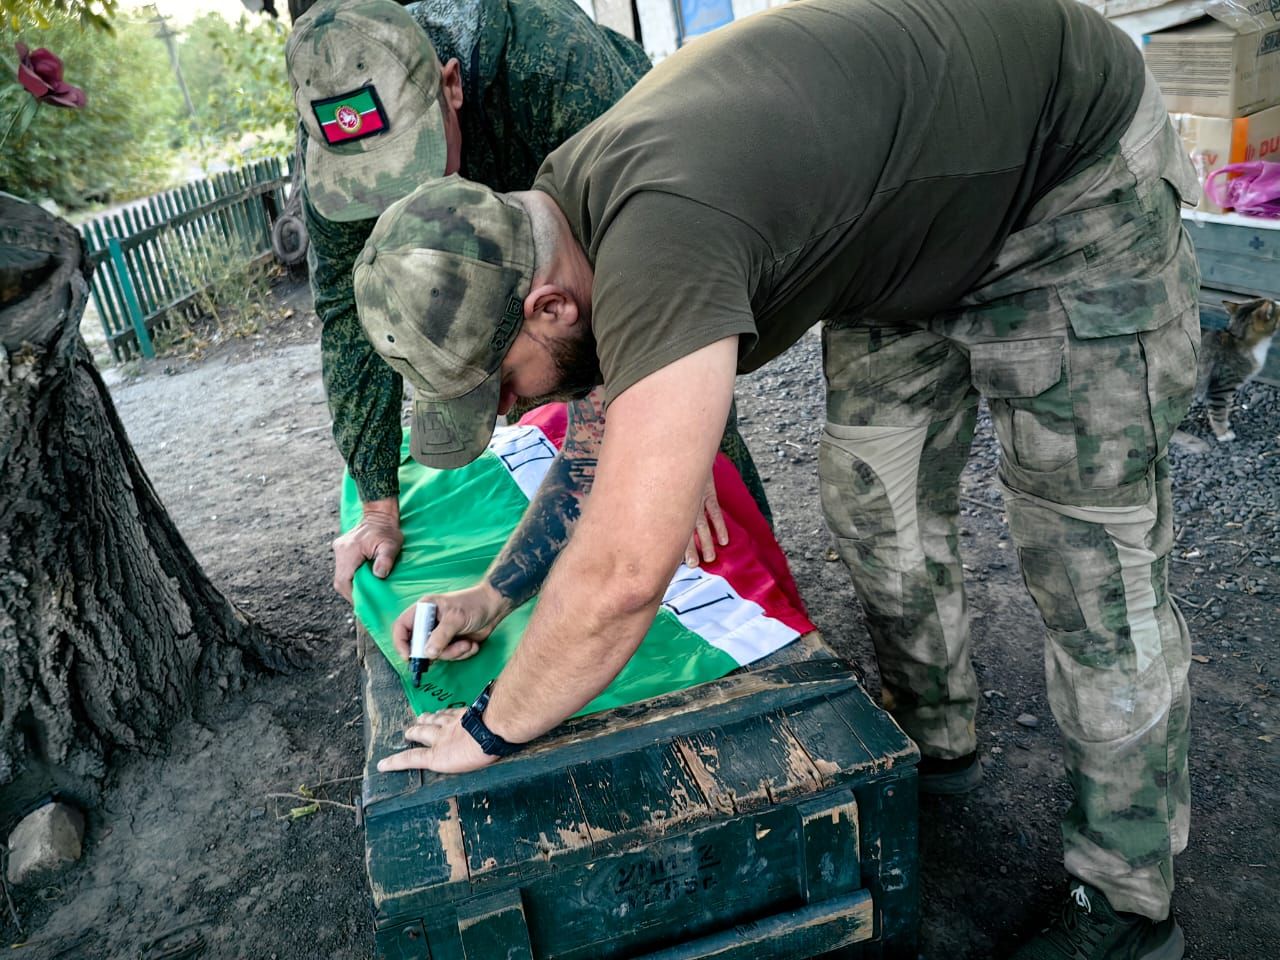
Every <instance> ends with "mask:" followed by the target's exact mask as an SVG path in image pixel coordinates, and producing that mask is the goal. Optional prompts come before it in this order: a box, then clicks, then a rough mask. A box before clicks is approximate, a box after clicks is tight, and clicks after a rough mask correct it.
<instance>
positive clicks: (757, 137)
mask: <svg viewBox="0 0 1280 960" xmlns="http://www.w3.org/2000/svg"><path fill="white" fill-rule="evenodd" d="M1196 194H1197V185H1196V182H1195V176H1194V172H1193V171H1192V169H1191V166H1190V163H1189V161H1188V158H1187V156H1186V154H1185V152H1184V151H1183V149H1182V146H1181V143H1180V141H1179V138H1178V136H1177V134H1176V133H1175V132H1174V131H1173V128H1172V126H1171V125H1170V123H1169V120H1168V116H1167V114H1166V112H1165V110H1164V107H1163V102H1162V98H1161V96H1160V92H1159V90H1158V88H1157V87H1156V86H1155V83H1154V81H1152V80H1151V79H1150V77H1149V75H1146V74H1145V72H1144V68H1143V62H1142V58H1141V55H1140V53H1139V52H1138V50H1137V49H1136V48H1135V47H1134V45H1133V43H1132V42H1131V41H1130V40H1129V39H1128V37H1126V36H1125V35H1124V34H1122V33H1121V32H1120V31H1119V30H1117V29H1116V28H1114V27H1113V26H1112V25H1110V24H1108V23H1107V22H1106V21H1105V20H1104V19H1103V18H1102V17H1100V16H1099V15H1098V14H1097V13H1095V12H1094V11H1092V10H1090V9H1088V8H1087V7H1086V6H1085V5H1084V4H1081V3H1078V2H1076V0H802V2H799V3H793V4H787V5H784V6H781V7H777V8H774V9H771V10H769V11H767V12H764V13H761V14H758V15H756V16H753V17H750V18H748V19H746V20H743V21H741V22H739V23H736V24H734V25H732V26H729V27H726V28H725V29H724V30H721V31H718V32H717V33H715V34H712V35H710V36H707V37H703V38H700V39H699V40H698V42H697V43H695V44H692V45H690V46H689V47H688V48H686V49H684V50H682V51H680V52H679V53H677V54H676V55H674V56H672V57H671V58H670V59H668V60H666V61H665V62H663V63H662V64H661V65H659V66H658V67H656V68H655V69H654V70H653V71H652V72H651V73H649V74H648V75H647V76H646V77H645V78H644V79H642V80H641V81H640V82H639V83H638V84H637V85H636V87H635V88H634V89H633V90H632V91H631V92H630V93H628V94H627V96H626V97H624V98H623V99H622V100H621V101H620V102H619V103H618V105H617V106H616V107H614V108H613V109H611V110H610V111H609V112H608V113H606V114H605V115H604V116H603V117H601V118H599V120H597V121H596V122H595V123H593V124H592V125H591V126H589V127H587V128H586V129H584V130H583V131H582V132H580V133H579V134H577V135H576V136H574V137H572V138H571V139H570V140H568V141H567V142H566V143H565V144H564V145H563V146H561V147H560V148H558V149H557V150H555V151H554V152H553V153H552V154H551V155H550V156H549V157H548V158H547V160H546V162H545V163H544V164H543V166H542V169H541V170H540V172H539V174H538V178H537V180H536V181H535V183H534V189H533V190H531V191H528V192H522V193H514V194H494V193H493V192H491V191H489V190H486V189H484V188H482V187H479V186H477V185H474V184H470V183H467V182H466V181H463V180H460V179H458V178H449V179H446V180H443V181H438V182H436V183H434V184H432V185H430V186H429V187H425V188H422V189H420V190H418V191H416V192H415V193H413V194H412V195H410V196H409V197H407V198H405V199H404V200H403V201H401V202H400V203H398V204H397V205H395V206H394V207H392V208H390V209H389V210H388V211H387V212H386V214H385V215H384V216H383V217H382V218H381V219H380V220H379V222H378V225H377V227H376V228H375V229H374V231H373V234H372V235H371V236H370V238H369V242H368V244H367V245H366V246H365V248H364V250H363V252H362V253H361V254H360V258H359V261H358V263H357V265H356V268H355V271H354V281H353V282H354V288H355V294H356V299H357V302H358V303H359V305H360V314H361V321H362V323H363V325H364V327H365V332H366V334H367V335H368V336H369V338H370V341H371V342H372V343H373V344H374V345H375V346H376V347H377V349H378V351H379V352H380V353H381V354H382V355H383V356H384V357H386V358H387V359H388V361H389V362H391V363H393V364H395V365H396V366H397V368H398V369H400V370H401V371H403V372H404V373H405V375H406V376H408V377H410V378H411V379H412V380H413V381H414V382H415V384H417V385H418V386H419V388H420V389H419V392H418V394H417V396H416V399H415V403H416V404H417V405H418V407H419V409H420V410H421V412H422V414H423V416H422V418H421V419H420V420H417V421H415V429H416V428H417V425H418V424H419V423H421V424H423V425H425V426H428V427H429V428H430V429H428V430H425V431H424V432H423V436H422V438H421V442H419V443H415V455H416V456H418V457H419V459H421V460H422V461H423V462H425V463H428V464H431V463H440V464H444V465H456V464H457V463H459V462H462V461H464V460H466V459H469V458H470V457H474V456H476V455H478V453H479V452H480V451H482V450H483V449H484V445H485V442H486V440H487V438H488V436H489V434H490V432H491V430H492V423H493V419H494V416H493V415H494V412H495V411H496V410H504V409H507V408H509V407H510V405H511V404H512V403H513V402H514V401H515V399H516V398H518V397H522V396H528V395H530V394H534V393H537V392H541V391H545V390H548V389H551V388H553V387H559V388H564V389H574V390H580V389H585V388H589V387H591V386H592V385H593V384H597V383H601V384H603V386H604V392H605V400H606V402H607V403H608V404H609V407H608V425H607V428H606V429H605V433H604V441H603V447H602V453H601V456H600V459H599V467H598V470H597V473H596V477H595V485H594V487H593V490H592V495H591V499H590V501H589V502H588V503H587V504H586V506H585V508H584V510H583V512H582V516H581V518H580V519H579V520H578V521H577V523H576V526H575V527H574V528H573V531H572V537H571V538H569V539H568V542H567V545H565V546H564V549H563V551H562V552H561V554H560V556H559V558H558V560H557V561H556V564H555V566H554V567H551V568H549V569H548V567H547V566H545V565H544V566H542V567H537V566H536V565H534V564H532V563H526V564H525V566H524V567H523V568H522V569H521V570H519V571H515V572H513V575H512V578H511V584H512V586H511V587H510V589H509V590H508V593H507V594H506V595H504V596H499V595H497V594H496V593H494V592H493V591H492V589H491V588H490V587H489V586H488V585H487V584H481V585H479V586H477V587H475V588H472V589H470V590H467V591H460V592H458V593H452V594H446V595H443V596H437V597H434V598H433V599H434V600H435V601H436V602H437V604H438V606H439V611H440V621H441V626H440V627H439V628H438V629H437V631H436V632H435V633H433V635H432V639H431V644H430V649H429V651H428V652H429V654H431V653H434V654H438V655H440V656H444V657H454V656H462V655H469V654H470V653H471V652H472V651H474V650H475V649H476V646H477V644H479V643H482V642H483V640H484V638H485V637H486V636H487V635H488V633H489V631H490V630H491V629H492V626H493V625H494V624H495V623H496V622H497V621H498V620H500V619H501V618H502V617H503V616H504V615H505V613H506V611H507V602H506V600H505V596H510V595H519V593H520V589H519V588H518V587H517V586H514V584H515V583H516V581H518V576H517V574H522V575H523V576H524V577H525V581H526V582H525V584H524V587H523V589H524V591H525V592H528V591H531V590H533V589H535V588H536V586H537V585H536V584H535V580H537V578H540V577H545V578H546V582H545V584H541V581H540V580H537V583H538V584H541V600H540V603H539V606H538V608H537V611H536V612H535V614H534V616H533V618H532V619H531V620H530V622H529V625H528V627H527V629H526V630H525V633H524V636H523V638H522V640H521V643H520V646H519V647H518V648H517V650H516V652H515V654H514V656H513V657H512V658H511V660H510V661H509V662H508V664H507V665H506V667H505V668H504V669H503V671H502V673H501V675H500V676H499V677H498V678H497V680H496V682H495V683H494V684H493V685H492V686H491V690H490V698H489V699H487V700H486V701H484V702H483V703H481V704H478V705H477V706H475V707H473V709H472V710H470V711H469V712H467V713H466V714H465V723H464V722H462V721H463V715H462V714H461V713H460V712H457V711H455V712H441V713H437V714H434V715H432V716H431V717H430V718H423V719H420V720H419V721H418V722H417V723H415V724H414V725H413V726H412V727H410V728H409V730H408V731H406V736H407V737H408V738H409V739H410V740H412V741H415V742H417V743H419V744H422V747H420V748H418V749H411V750H407V751H405V752H403V753H402V754H399V755H396V756H394V757H390V758H388V759H387V760H384V761H383V762H382V764H380V768H382V769H403V768H407V767H418V766H425V767H429V768H431V769H434V770H439V771H464V770H470V769H475V768H477V767H480V766H483V765H485V764H487V763H489V762H492V759H493V755H494V753H495V752H496V753H503V752H507V751H509V750H510V749H512V746H513V745H517V744H522V743H525V742H527V741H529V740H531V739H533V738H535V737H538V736H540V735H541V734H543V733H545V732H546V731H547V730H549V729H550V728H551V727H553V726H554V725H556V724H557V723H559V722H560V721H562V720H563V719H565V718H566V717H568V716H570V715H572V714H573V713H574V712H575V711H576V710H578V709H580V708H581V707H582V706H583V705H584V704H585V703H587V702H588V701H589V700H590V699H591V698H592V697H593V696H595V695H596V694H597V693H599V691H600V690H602V689H604V687H605V686H606V685H607V684H608V683H609V682H610V681H611V680H612V679H613V677H614V676H615V675H616V674H617V673H618V672H619V671H620V670H621V669H622V667H623V666H624V665H625V664H626V662H627V660H628V659H629V657H630V655H631V654H632V652H633V651H634V650H635V649H636V647H637V646H638V644H639V642H640V640H641V638H642V637H643V635H644V631H645V629H646V628H647V627H648V625H649V624H650V623H651V622H652V618H653V615H654V611H655V609H656V608H657V606H658V604H659V603H660V602H661V600H662V596H663V591H664V589H665V586H666V584H667V580H668V578H669V577H670V575H671V571H672V570H673V569H674V567H675V566H676V563H677V560H678V558H679V555H680V550H681V547H682V544H683V539H684V536H683V533H684V531H685V530H687V527H688V524H689V522H690V518H691V517H693V516H694V515H695V512H696V510H697V506H698V502H699V491H700V489H701V485H702V483H703V482H704V479H705V476H706V473H707V471H708V469H709V467H710V464H711V460H712V457H713V455H714V453H715V449H716V440H717V437H718V433H719V431H718V429H717V428H718V424H719V422H720V420H721V418H722V417H723V416H724V414H725V412H726V411H727V410H728V408H729V402H730V398H731V397H732V391H733V381H734V376H735V373H737V372H747V371H751V370H754V369H755V368H757V367H758V366H760V365H761V364H763V363H766V362H767V361H768V360H770V359H771V358H773V357H775V356H777V355H778V354H779V353H781V352H782V351H783V350H785V349H786V348H787V347H788V346H789V345H790V344H792V343H794V342H795V340H796V339H797V338H798V337H800V336H801V335H802V333H803V332H804V331H805V330H806V329H808V328H809V327H810V326H811V325H812V324H814V323H816V322H821V324H822V326H823V348H824V350H823V353H824V357H823V361H824V373H825V375H826V381H827V423H826V428H825V430H824V432H823V437H822V443H821V447H820V452H819V468H818V478H819V485H820V488H821V495H822V506H823V511H824V514H825V516H826V520H827V524H828V526H829V527H830V529H831V531H832V533H833V534H834V536H835V539H836V543H837V547H838V549H839V552H840V554H841V557H842V559H843V560H844V562H845V564H846V566H847V567H848V569H849V571H850V574H851V575H852V578H853V582H854V586H855V587H856V589H857V592H858V596H859V598H860V599H861V601H862V606H863V609H864V611H865V613H866V620H867V625H868V629H869V631H870V633H871V639H872V641H873V643H874V644H875V648H876V655H877V660H878V664H879V667H880V679H881V687H882V691H883V700H884V705H885V707H886V708H887V709H889V710H890V711H891V712H892V713H893V715H894V717H895V718H896V719H897V720H898V722H899V723H900V724H901V725H902V726H903V728H904V729H905V730H906V731H907V733H909V734H910V735H911V736H912V738H913V739H915V740H916V742H917V743H918V744H919V746H920V749H921V754H922V760H921V765H920V786H921V789H922V790H928V791H931V792H935V793H960V792H963V791H966V790H971V789H974V788H975V787H977V786H978V785H979V782H980V780H981V774H982V768H981V765H980V764H979V762H978V757H977V753H976V749H977V739H976V734H975V729H974V722H975V718H976V714H977V704H978V703H979V702H980V698H979V697H978V695H977V692H978V687H977V682H976V678H975V675H974V671H973V667H972V663H971V657H970V650H971V642H970V636H969V618H968V613H967V608H966V599H965V595H964V586H963V585H964V571H963V566H962V564H961V559H960V554H959V546H958V545H959V541H960V537H959V524H958V513H959V502H958V501H959V480H960V475H961V471H962V469H963V467H964V464H965V460H966V458H967V455H968V450H969V443H970V440H971V439H972V437H973V431H974V425H975V421H976V416H977V410H978V402H979V399H980V398H985V399H986V401H987V404H988V406H989V408H990V410H991V416H992V420H993V421H994V425H995V433H996V436H997V438H998V440H999V442H1000V444H1001V465H1000V484H1001V488H1002V491H1003V493H1004V497H1005V507H1006V510H1007V513H1008V517H1009V527H1010V532H1011V534H1012V538H1013V543H1014V544H1015V546H1016V547H1017V552H1018V559H1019V561H1020V565H1021V567H1022V573H1023V577H1024V580H1025V581H1026V584H1027V586H1028V588H1029V590H1030V593H1031V595H1032V598H1033V599H1034V601H1035V603H1036V606H1037V607H1038V609H1039V611H1040V614H1041V616H1042V618H1043V620H1044V623H1045V626H1046V631H1045V634H1046V636H1045V643H1044V647H1045V658H1046V677H1047V685H1048V697H1049V702H1050V705H1051V706H1052V708H1053V712H1054V716H1055V717H1056V719H1057V721H1058V726H1059V727H1060V729H1061V732H1062V735H1063V738H1064V741H1065V751H1064V756H1063V761H1064V766H1065V767H1066V772H1067V777H1068V780H1069V782H1070V785H1071V788H1072V791H1073V794H1074V802H1073V805H1072V807H1071V809H1070V811H1069V812H1068V814H1067V816H1066V818H1065V820H1064V823H1063V831H1062V832H1063V839H1064V844H1065V857H1064V860H1065V867H1066V870H1067V873H1068V874H1069V876H1070V881H1069V883H1070V891H1069V895H1068V896H1067V897H1065V898H1064V902H1063V906H1062V910H1061V913H1060V914H1059V915H1058V916H1057V917H1055V918H1054V919H1053V920H1052V921H1051V922H1050V924H1049V927H1048V929H1047V930H1046V931H1045V932H1044V933H1043V934H1041V935H1039V936H1037V937H1034V938H1033V939H1032V940H1031V941H1030V942H1029V943H1027V944H1026V945H1025V946H1024V947H1023V948H1022V949H1021V950H1019V951H1018V953H1017V954H1016V958H1017V960H1103V958H1108V960H1111V958H1114V960H1120V958H1123V960H1177V958H1179V957H1181V956H1182V954H1183V939H1182V933H1181V930H1180V929H1179V928H1178V926H1177V924H1176V923H1175V922H1174V919H1173V916H1172V914H1171V913H1170V901H1171V895H1172V890H1173V857H1174V855H1175V854H1177V853H1179V852H1180V851H1181V850H1182V849H1183V848H1184V847H1185V845H1186V842H1187V831H1188V824H1189V808H1190V785H1189V779H1188V774H1187V735H1188V712H1189V707H1190V693H1189V687H1188V683H1187V674H1188V667H1189V660H1190V637H1189V635H1188V633H1187V627H1186V623H1185V622H1184V620H1183V618H1182V617H1181V615H1180V614H1179V612H1178V610H1177V607H1176V605H1175V604H1174V602H1173V598H1172V596H1171V595H1170V593H1169V590H1168V557H1169V553H1170V550H1171V549H1172V543H1173V536H1172V533H1173V530H1172V508H1171V496H1170V482H1169V465H1168V459H1167V456H1166V451H1167V445H1168V441H1169V438H1170V435H1171V434H1172V433H1173V430H1174V428H1175V427H1176V426H1177V424H1178V423H1179V421H1180V420H1181V419H1182V417H1183V415H1184V414H1185V412H1186V410H1187V407H1188V404H1189V402H1190V397H1191V393H1192V389H1193V387H1194V380H1195V370H1196V348H1197V343H1198V338H1199V323H1198V305H1197V296H1196V284H1197V276H1196V266H1195V258H1194V255H1193V252H1192V249H1191V245H1190V241H1189V238H1188V237H1187V236H1186V234H1185V231H1184V230H1183V229H1182V227H1181V221H1180V217H1179V201H1180V200H1182V201H1189V202H1191V203H1194V202H1195V199H1196ZM530 261H532V263H533V266H532V267H530V266H529V263H530ZM436 294H438V295H439V296H440V297H442V298H446V299H447V301H448V308H447V309H445V310H443V311H439V310H437V311H431V310H428V309H426V305H427V304H428V303H430V302H431V299H432V297H433V296H435V295H436ZM442 348H443V349H444V351H445V352H442ZM545 493H546V491H540V493H539V498H541V497H542V496H543V495H544V494H545ZM538 516H539V514H538V509H537V503H536V502H535V504H534V506H533V507H532V508H531V515H530V516H529V517H527V518H526V521H525V522H524V523H523V524H522V526H521V527H520V528H519V529H517V531H516V533H515V534H514V535H513V540H512V541H511V542H509V543H508V545H507V548H506V551H507V553H508V554H510V555H511V556H512V557H517V556H521V555H522V554H524V553H526V551H524V550H523V548H522V547H521V542H522V539H523V538H528V537H529V536H530V535H531V534H535V536H534V540H535V541H537V539H538V536H541V534H539V533H538V532H537V531H536V530H535V528H534V524H536V523H537V520H538ZM563 533H564V531H562V530H557V531H556V535H557V536H558V537H559V536H561V535H562V534H563ZM395 634H396V636H397V638H398V642H400V643H403V641H404V639H405V638H406V637H407V634H408V623H407V621H406V619H405V618H404V617H401V619H400V621H398V623H397V625H396V628H395ZM1039 640H1040V638H1036V640H1035V642H1039ZM1029 642H1031V641H1029ZM486 728H487V731H486ZM495 737H497V738H500V739H494V738H495ZM502 741H506V743H505V744H504V743H503V742H502Z"/></svg>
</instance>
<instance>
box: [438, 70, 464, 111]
mask: <svg viewBox="0 0 1280 960" xmlns="http://www.w3.org/2000/svg"><path fill="white" fill-rule="evenodd" d="M440 86H441V89H443V90H444V99H445V102H446V103H448V104H449V106H450V107H452V108H453V109H454V110H455V111H457V110H461V109H462V64H460V63H459V62H458V58H457V57H451V58H450V59H449V62H448V63H446V64H445V65H444V66H443V67H441V68H440Z"/></svg>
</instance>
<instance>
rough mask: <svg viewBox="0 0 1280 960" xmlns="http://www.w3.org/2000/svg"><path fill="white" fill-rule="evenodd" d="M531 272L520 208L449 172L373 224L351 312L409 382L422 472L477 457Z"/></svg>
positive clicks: (412, 445)
mask: <svg viewBox="0 0 1280 960" xmlns="http://www.w3.org/2000/svg"><path fill="white" fill-rule="evenodd" d="M533 267H534V248H533V227H532V225H531V224H530V222H529V214H528V213H527V212H526V211H525V210H524V208H523V207H521V206H520V205H519V204H517V203H515V202H513V201H511V200H508V199H507V198H506V197H505V196H503V195H502V194H498V193H494V192H493V191H492V190H490V189H489V188H488V187H484V186H481V185H480V184H477V183H471V182H470V181H468V180H463V179H462V178H461V177H458V176H456V175H455V176H451V177H445V178H444V179H441V180H433V181H430V182H428V183H424V184H423V185H422V186H420V187H418V189H416V190H415V191H414V192H413V193H411V194H409V196H407V197H405V198H404V199H403V200H400V201H398V202H396V203H394V204H392V205H391V206H390V207H388V208H387V212H386V213H384V214H383V215H382V216H381V217H379V218H378V223H377V225H376V226H374V228H373V233H371V234H370V235H369V241H368V243H366V244H365V248H364V250H362V251H361V253H360V256H358V257H357V258H356V263H355V268H354V270H353V272H352V281H353V283H354V286H355V298H356V310H357V311H358V313H359V315H360V323H361V324H362V325H363V326H364V333H365V336H366V337H368V338H369V342H370V343H372V344H373V347H374V349H375V350H377V351H378V353H379V354H381V355H382V357H383V359H384V360H386V361H387V363H389V364H390V365H391V366H392V368H394V369H395V370H396V371H398V372H399V373H400V374H401V375H402V376H403V377H404V378H405V379H406V380H408V381H409V382H410V383H412V384H413V388H414V398H413V418H412V421H411V422H410V426H409V434H410V438H409V449H410V452H412V454H413V457H414V459H415V460H417V461H418V462H419V463H422V464H424V465H426V466H428V467H437V468H444V469H451V468H453V467H461V466H465V465H466V464H468V463H470V462H471V461H472V460H474V459H475V458H476V457H478V456H480V454H481V453H483V452H484V449H485V445H486V444H487V443H488V442H489V438H490V437H491V436H492V435H493V426H494V421H495V419H496V418H497V414H498V399H499V395H500V393H501V389H502V360H503V358H504V357H505V356H506V355H507V350H508V348H509V347H510V346H511V342H512V341H513V340H515V338H516V334H518V333H519V332H520V327H521V325H522V324H523V322H524V298H525V295H526V294H527V293H528V291H529V289H530V287H531V285H532V282H533Z"/></svg>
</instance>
